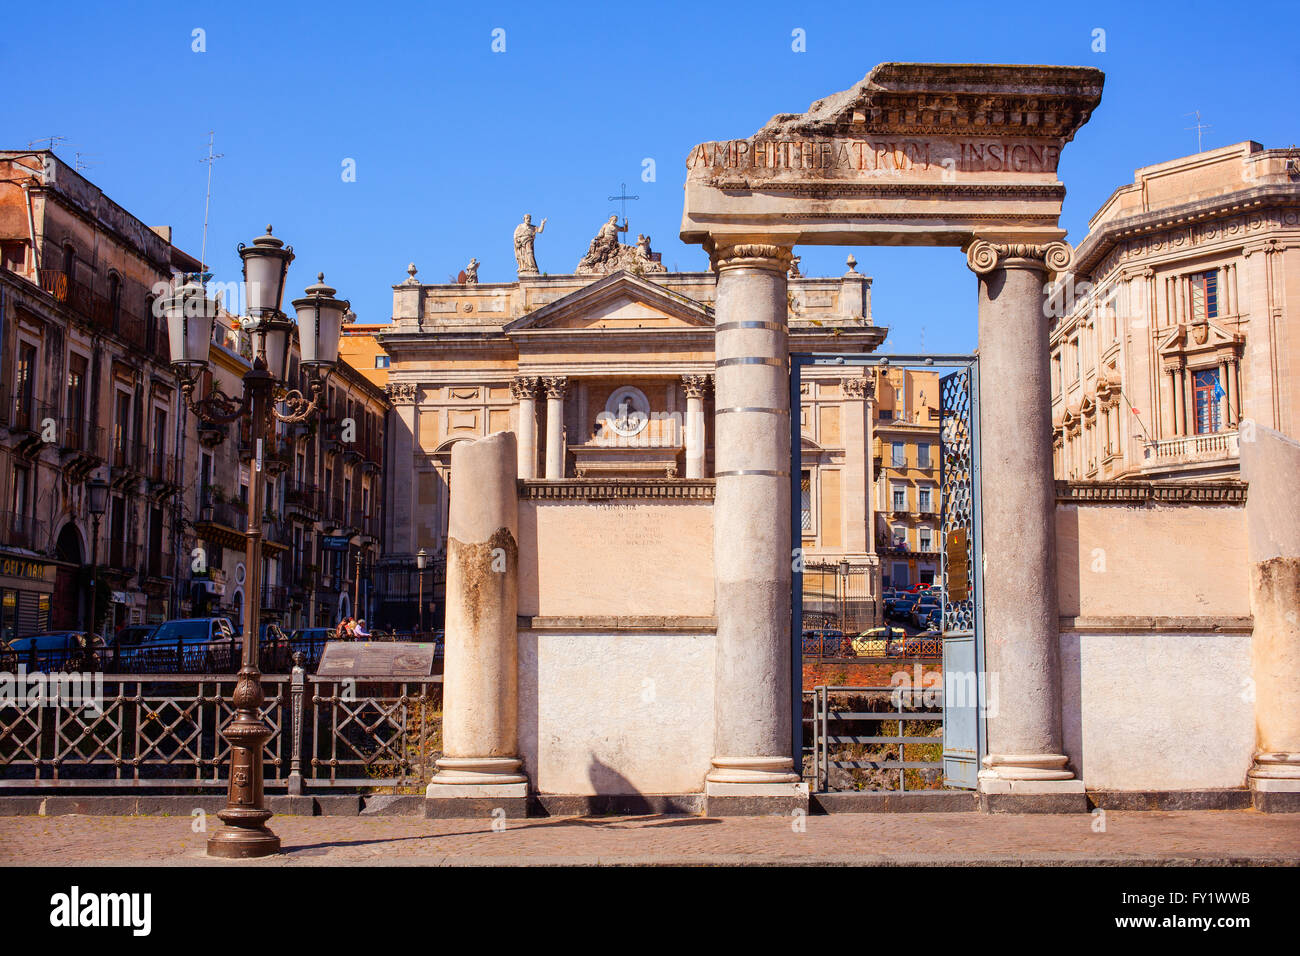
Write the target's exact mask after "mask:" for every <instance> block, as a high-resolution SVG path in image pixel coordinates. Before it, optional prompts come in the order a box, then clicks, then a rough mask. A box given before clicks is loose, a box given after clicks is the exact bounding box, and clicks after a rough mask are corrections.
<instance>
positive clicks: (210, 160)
mask: <svg viewBox="0 0 1300 956" xmlns="http://www.w3.org/2000/svg"><path fill="white" fill-rule="evenodd" d="M215 138H216V137H215V134H214V132H213V131H212V130H208V155H206V156H204V157H203V158H202V159H200V160H199V162H200V163H206V164H207V166H208V194H207V197H206V198H205V199H204V200H203V243H202V245H201V246H200V247H199V281H200V282H201V283H203V288H204V289H207V287H208V261H207V256H208V209H209V207H210V206H211V205H212V166H213V164H214V163H216V161H217V160H219V159H221V157H223V156H224V155H225V153H214V152H213V151H212V144H213V141H214V140H215Z"/></svg>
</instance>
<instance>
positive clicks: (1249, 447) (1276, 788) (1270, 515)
mask: <svg viewBox="0 0 1300 956" xmlns="http://www.w3.org/2000/svg"><path fill="white" fill-rule="evenodd" d="M1298 474H1300V442H1296V441H1295V440H1294V439H1292V438H1288V437H1286V436H1285V435H1282V434H1281V433H1279V432H1276V431H1274V430H1273V429H1271V428H1264V427H1263V426H1256V427H1255V428H1254V429H1253V434H1252V433H1251V432H1249V431H1248V432H1247V433H1246V434H1245V435H1243V437H1242V441H1241V477H1242V478H1243V479H1244V480H1245V481H1246V482H1247V483H1248V484H1249V489H1248V490H1247V493H1246V533H1247V541H1248V548H1249V553H1250V611H1251V615H1252V616H1253V617H1254V619H1255V629H1254V634H1253V635H1252V639H1251V671H1252V674H1253V677H1254V681H1255V734H1256V739H1255V747H1256V750H1255V760H1254V765H1253V766H1252V767H1251V769H1250V773H1249V775H1248V779H1249V781H1250V787H1251V789H1252V790H1254V791H1255V807H1256V809H1258V810H1265V811H1281V812H1296V811H1300V502H1298V501H1297V500H1296V495H1295V476H1296V475H1298Z"/></svg>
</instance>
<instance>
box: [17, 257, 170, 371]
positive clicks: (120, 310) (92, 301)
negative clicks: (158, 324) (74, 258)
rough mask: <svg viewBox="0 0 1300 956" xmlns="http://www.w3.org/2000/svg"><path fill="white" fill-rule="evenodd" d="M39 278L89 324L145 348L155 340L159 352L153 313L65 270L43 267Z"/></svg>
mask: <svg viewBox="0 0 1300 956" xmlns="http://www.w3.org/2000/svg"><path fill="white" fill-rule="evenodd" d="M37 281H38V282H39V284H40V287H41V289H42V290H43V291H45V292H48V293H49V294H50V296H52V297H53V298H54V299H55V301H57V302H60V303H62V304H63V305H66V306H67V307H68V308H69V309H71V310H72V311H73V312H75V313H76V314H77V316H78V317H79V318H80V319H81V320H82V321H83V322H85V323H86V324H88V325H90V326H92V327H94V328H96V329H98V330H100V331H101V332H108V333H112V334H114V335H117V336H118V337H119V338H121V339H123V340H124V341H125V342H127V344H129V345H132V346H134V347H135V348H137V349H140V350H142V351H143V350H148V349H149V348H150V345H151V344H152V345H153V346H154V350H155V352H157V350H158V349H157V346H158V343H157V342H156V341H155V342H153V343H150V342H149V324H150V319H151V317H150V316H145V315H139V314H137V313H135V312H131V311H129V310H127V309H126V308H124V307H123V306H122V304H121V303H120V302H119V303H118V304H117V305H116V306H115V305H114V304H113V302H112V300H110V299H108V298H106V297H104V296H102V295H99V294H98V293H96V292H95V291H94V290H93V289H92V288H91V287H90V286H88V285H85V284H84V283H81V282H77V281H76V280H75V279H72V280H70V279H69V278H68V275H67V273H65V272H63V271H62V270H56V269H41V270H39V272H38V275H37ZM159 337H161V336H159ZM164 345H165V343H164ZM163 351H165V349H164V350H163ZM161 360H162V361H168V360H169V356H166V355H164V356H162V358H161Z"/></svg>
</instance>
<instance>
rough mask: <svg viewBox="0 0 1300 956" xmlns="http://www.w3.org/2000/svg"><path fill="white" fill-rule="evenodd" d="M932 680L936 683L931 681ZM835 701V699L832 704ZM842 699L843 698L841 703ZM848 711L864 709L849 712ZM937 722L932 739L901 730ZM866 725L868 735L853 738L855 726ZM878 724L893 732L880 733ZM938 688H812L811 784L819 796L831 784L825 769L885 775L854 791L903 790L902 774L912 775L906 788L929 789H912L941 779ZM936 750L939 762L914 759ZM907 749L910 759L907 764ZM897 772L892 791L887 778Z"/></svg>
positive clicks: (940, 693)
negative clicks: (855, 707) (937, 732)
mask: <svg viewBox="0 0 1300 956" xmlns="http://www.w3.org/2000/svg"><path fill="white" fill-rule="evenodd" d="M937 680H938V678H936V681H937ZM837 698H838V700H837ZM845 698H848V699H845ZM854 706H863V707H867V708H869V709H865V710H855V709H851V707H854ZM935 722H937V723H939V725H940V732H939V734H938V735H935V734H933V733H930V732H927V733H923V734H909V733H908V732H907V730H908V727H907V726H905V725H908V724H911V725H916V724H918V723H935ZM863 724H867V725H870V727H869V728H863V729H871V730H873V731H874V732H873V733H865V734H864V733H855V732H854V731H855V730H857V729H858V728H859V727H861V725H863ZM882 724H893V725H895V726H894V728H893V729H894V732H893V733H889V732H888V729H887V728H886V732H885V733H881V732H880V731H881V729H882V727H881V725H882ZM942 724H943V688H942V685H941V684H938V683H936V686H934V687H845V686H828V685H819V686H818V687H815V688H814V689H813V713H812V729H813V746H812V750H813V779H814V780H815V781H816V785H817V790H818V792H819V793H826V792H828V791H830V790H831V789H832V785H833V784H838V783H839V781H837V780H832V778H831V770H832V769H833V768H834V769H839V770H844V771H849V772H850V775H851V776H870V774H869V773H868V774H862V773H857V774H855V773H854V772H855V771H856V772H863V771H865V772H870V771H885V773H884V774H883V775H882V774H876V775H874V776H875V779H869V780H865V781H862V780H855V781H854V788H855V789H862V788H863V787H862V786H861V784H866V787H865V788H866V789H872V790H897V791H900V792H902V791H905V790H908V789H909V787H908V773H907V772H908V771H909V770H910V771H914V775H913V784H914V785H913V786H912V787H911V788H910V789H913V790H916V789H934V788H933V787H931V786H919V787H918V786H916V785H915V784H917V783H922V784H925V783H932V782H933V781H934V780H942V774H943V760H942V759H941V758H942V753H943V735H942ZM918 747H920V748H927V749H930V750H932V751H934V750H937V752H938V758H940V759H933V760H928V759H923V758H924V756H925V755H924V753H923V754H922V755H921V757H922V759H917V754H916V748H918ZM909 748H911V754H912V759H911V760H909V759H908V753H909ZM894 772H897V777H896V782H897V786H883V785H882V784H889V783H893V782H895V781H894V780H891V779H889V778H890V777H893V776H894Z"/></svg>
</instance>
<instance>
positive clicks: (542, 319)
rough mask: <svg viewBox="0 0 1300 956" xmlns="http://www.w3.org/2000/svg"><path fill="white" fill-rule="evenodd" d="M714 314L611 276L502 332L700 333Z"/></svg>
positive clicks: (645, 283) (637, 280) (636, 279)
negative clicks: (680, 331) (632, 331)
mask: <svg viewBox="0 0 1300 956" xmlns="http://www.w3.org/2000/svg"><path fill="white" fill-rule="evenodd" d="M712 327H713V312H712V310H710V309H709V308H708V307H707V306H705V305H703V304H702V303H700V302H697V301H695V300H694V299H691V298H689V297H687V296H684V295H680V294H678V293H676V292H671V291H669V290H667V289H665V288H663V287H662V286H660V285H657V284H656V283H654V282H651V281H649V280H647V279H643V278H641V277H640V276H635V275H632V274H631V273H628V272H615V273H613V274H612V275H608V276H605V277H604V278H602V279H600V280H598V281H596V282H593V283H592V284H591V285H588V286H584V287H583V288H581V289H578V290H577V291H575V292H571V293H569V294H568V295H566V296H564V297H563V298H561V299H556V300H555V301H554V302H549V303H547V304H546V305H544V306H542V307H541V308H540V309H536V310H535V311H533V312H530V313H528V314H527V315H524V316H521V317H520V318H518V319H516V320H514V321H513V322H511V323H510V324H508V325H507V326H506V327H505V333H506V335H510V334H512V333H538V332H556V333H563V332H573V331H600V330H609V331H620V330H624V331H629V330H638V329H639V330H642V331H647V330H649V331H654V330H662V331H664V332H671V331H673V330H693V331H696V330H699V329H707V328H712Z"/></svg>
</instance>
